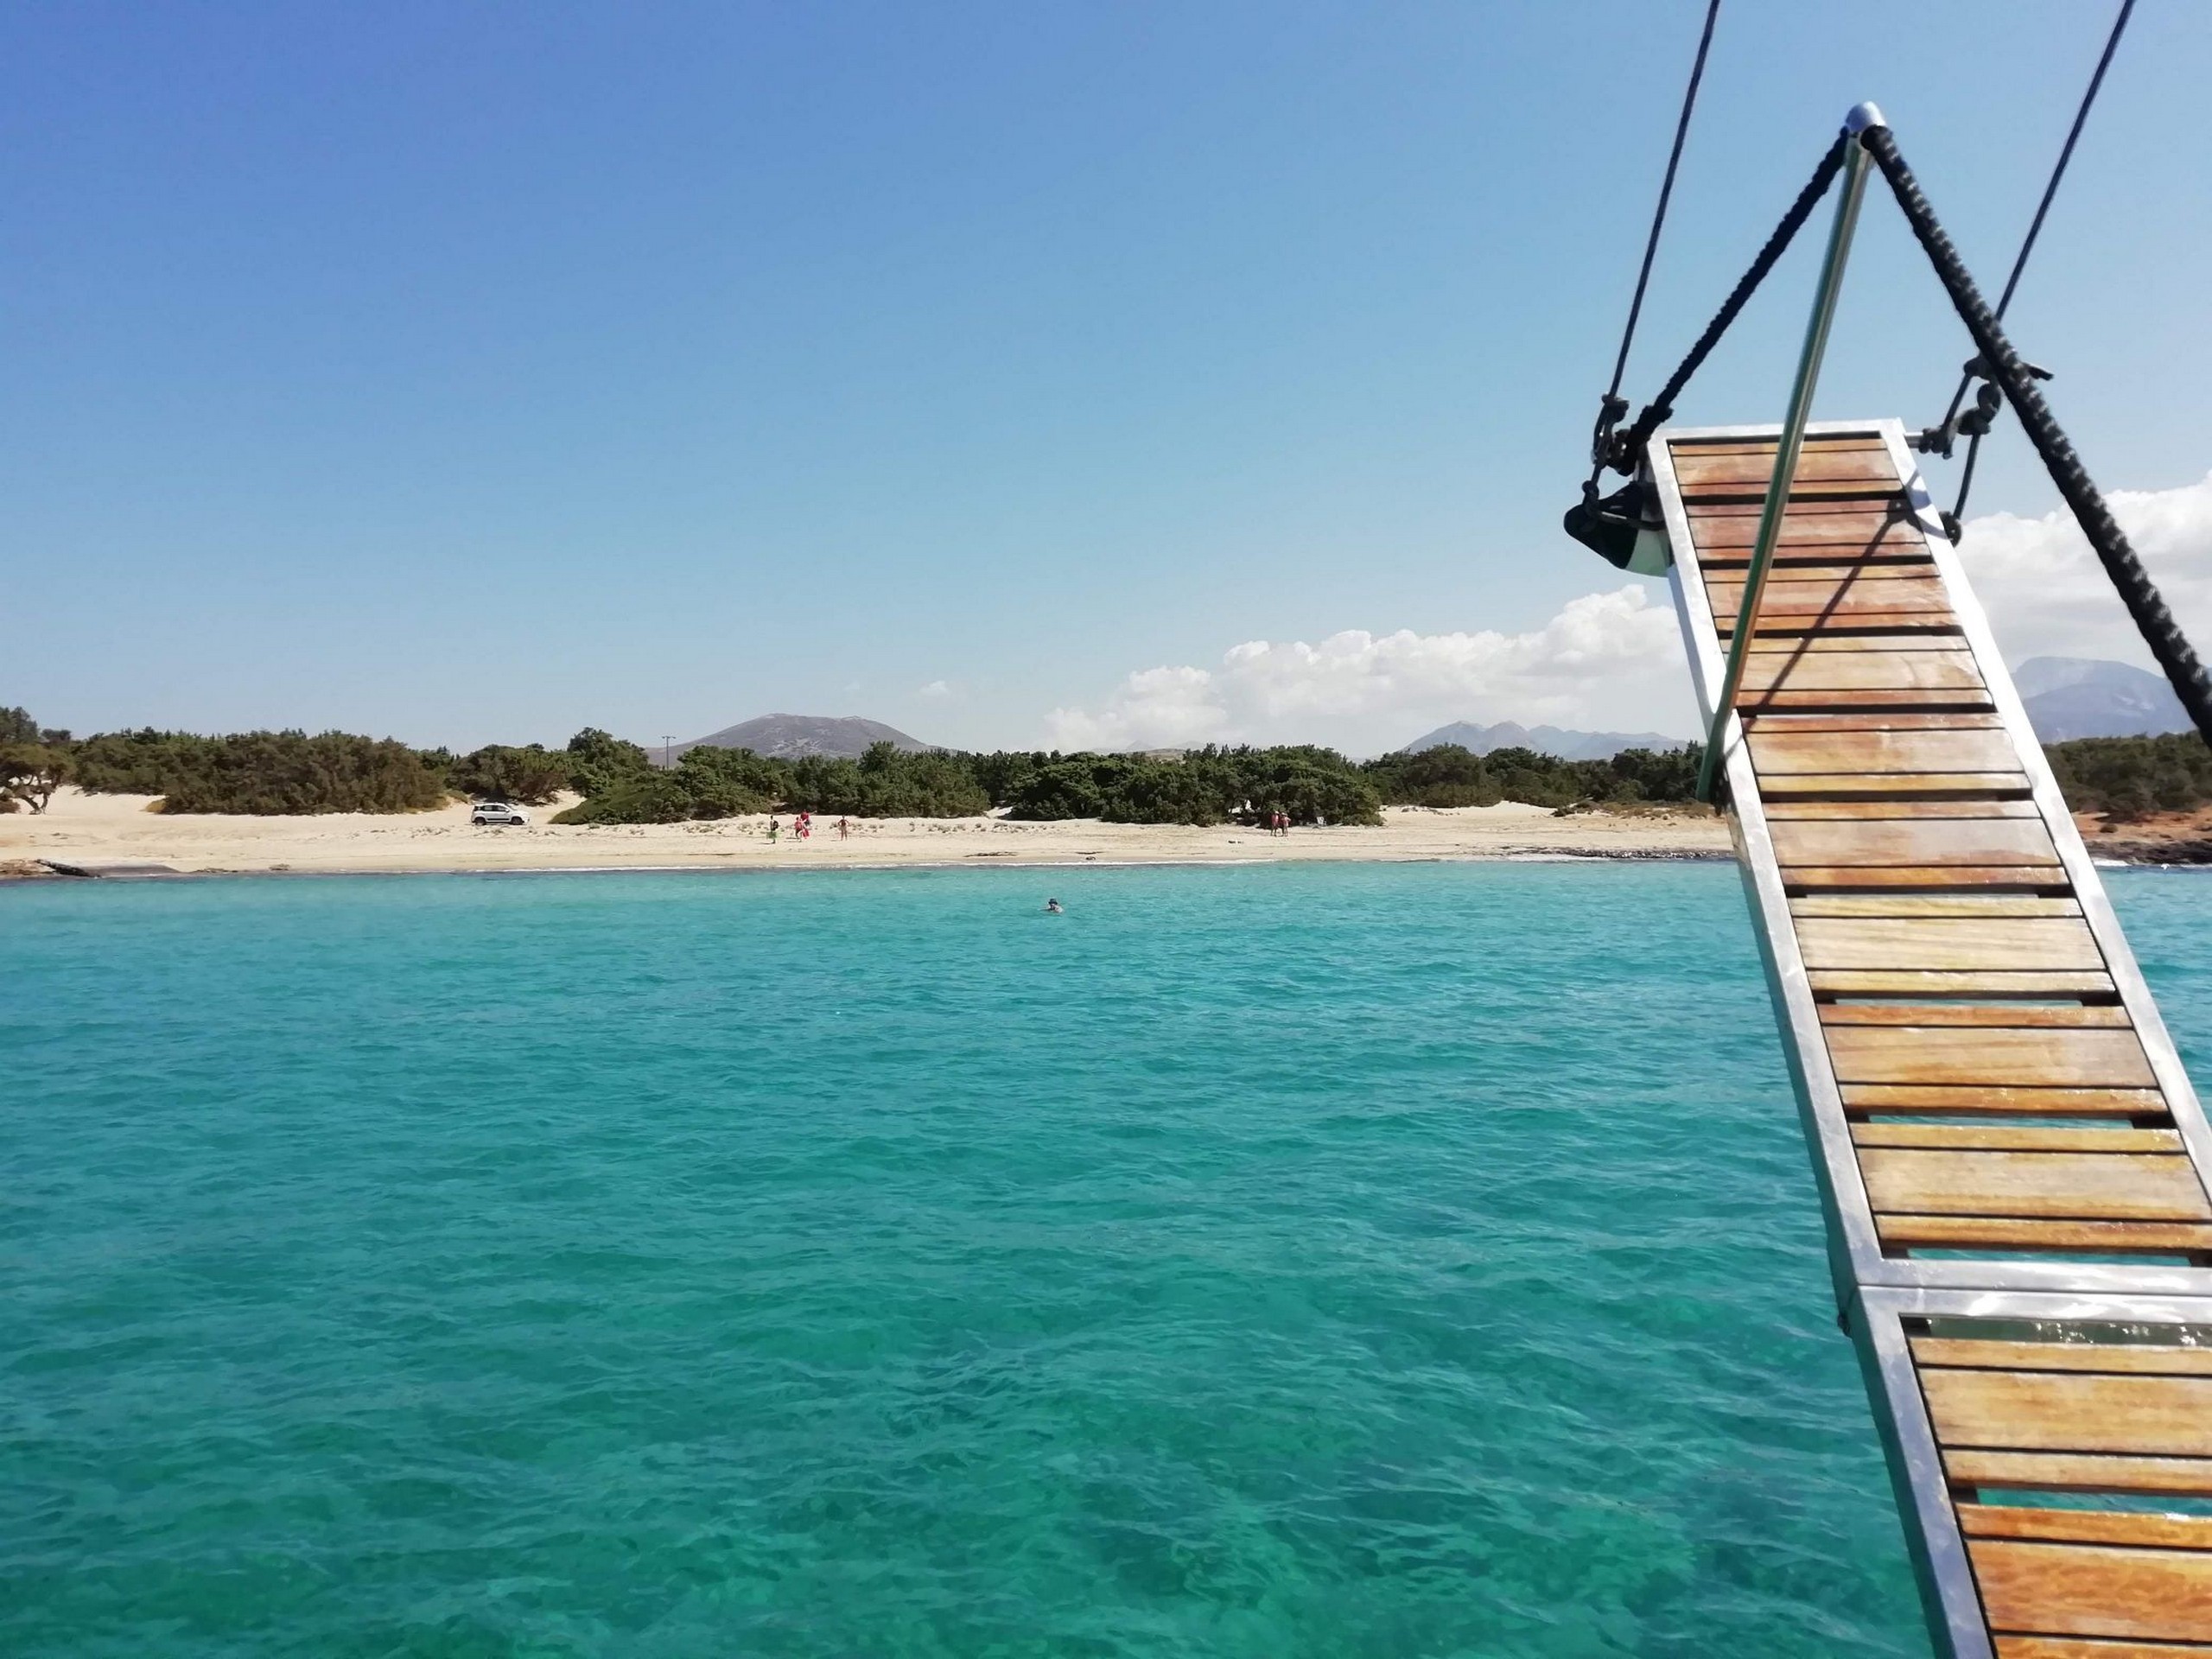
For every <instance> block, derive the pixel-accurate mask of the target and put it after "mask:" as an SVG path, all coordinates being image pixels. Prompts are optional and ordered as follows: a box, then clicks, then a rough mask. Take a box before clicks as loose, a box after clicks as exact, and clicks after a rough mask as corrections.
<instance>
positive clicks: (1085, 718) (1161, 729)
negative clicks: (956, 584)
mask: <svg viewBox="0 0 2212 1659" xmlns="http://www.w3.org/2000/svg"><path fill="white" fill-rule="evenodd" d="M1690 707H1691V705H1690V698H1689V691H1688V671H1687V670H1686V668H1685V667H1684V664H1683V662H1682V648H1681V634H1680V632H1679V630H1678V629H1677V627H1676V626H1675V615H1674V607H1672V605H1671V604H1669V602H1668V601H1666V600H1665V599H1664V598H1663V597H1662V598H1661V599H1660V600H1659V601H1657V602H1656V603H1655V602H1654V601H1653V596H1652V594H1651V590H1650V589H1649V588H1645V587H1643V586H1641V585H1639V584H1634V583H1631V584H1630V585H1629V586H1626V587H1623V588H1615V589H1614V590H1612V591H1611V592H1610V593H1602V594H1585V595H1583V596H1582V597H1581V598H1580V599H1577V600H1573V601H1569V602H1568V603H1567V605H1566V606H1565V607H1562V608H1561V609H1560V612H1559V613H1558V614H1557V615H1555V616H1554V617H1553V618H1552V619H1551V620H1550V621H1548V622H1547V623H1546V624H1545V625H1544V626H1542V627H1541V628H1537V629H1535V630H1533V631H1531V632H1526V633H1500V632H1497V631H1496V630H1494V629H1485V630H1484V631H1483V632H1479V633H1414V632H1412V631H1411V630H1409V629H1401V630H1400V631H1399V632H1395V633H1386V634H1372V633H1369V632H1366V631H1364V630H1363V629H1352V630H1349V631H1347V632H1343V633H1337V634H1332V635H1330V636H1329V637H1328V638H1327V639H1324V640H1322V641H1321V642H1320V643H1319V645H1307V644H1306V643H1305V642H1304V641H1303V640H1296V641H1289V642H1285V643H1280V644H1278V643H1275V642H1273V641H1269V640H1264V639H1255V640H1252V641H1249V642H1248V643H1247V644H1244V645H1236V646H1234V647H1232V648H1231V649H1230V651H1229V652H1226V653H1225V654H1224V656H1223V658H1222V660H1221V666H1220V667H1219V668H1217V669H1204V668H1194V667H1180V668H1168V667H1162V668H1153V669H1146V670H1143V671H1141V672H1138V673H1134V674H1131V675H1130V676H1129V677H1128V678H1127V679H1125V680H1123V681H1122V683H1121V684H1120V685H1119V686H1118V687H1116V690H1114V692H1113V694H1112V695H1111V696H1109V698H1108V699H1107V701H1106V702H1105V705H1104V706H1103V708H1102V709H1099V710H1098V711H1097V712H1096V713H1092V712H1090V711H1089V710H1086V709H1053V710H1052V713H1051V714H1050V715H1048V716H1046V720H1047V723H1048V725H1049V726H1050V728H1051V730H1052V740H1053V741H1054V742H1055V743H1057V744H1058V746H1059V747H1063V748H1071V749H1077V748H1094V749H1123V748H1154V747H1183V746H1188V745H1192V744H1197V743H1205V742H1219V741H1244V740H1249V741H1321V742H1332V743H1337V744H1339V745H1342V746H1344V747H1350V748H1353V749H1357V750H1370V749H1376V748H1388V747H1396V746H1397V745H1398V744H1401V743H1403V742H1405V741H1408V739H1410V738H1412V737H1414V736H1416V735H1417V734H1419V733H1420V731H1421V730H1422V729H1424V728H1427V727H1430V726H1435V725H1440V724H1442V723H1443V722H1445V721H1451V720H1462V719H1471V720H1486V721H1496V720H1507V719H1512V720H1519V721H1525V722H1527V723H1529V724H1531V725H1535V724H1538V723H1541V722H1544V721H1550V722H1553V723H1554V724H1562V725H1564V724H1574V725H1594V724H1622V723H1628V722H1631V721H1632V722H1633V723H1634V724H1635V725H1636V726H1637V727H1638V728H1644V727H1651V726H1655V725H1656V727H1657V728H1660V729H1669V730H1679V731H1681V732H1685V733H1686V732H1688V730H1689V728H1690V723H1691V715H1690Z"/></svg>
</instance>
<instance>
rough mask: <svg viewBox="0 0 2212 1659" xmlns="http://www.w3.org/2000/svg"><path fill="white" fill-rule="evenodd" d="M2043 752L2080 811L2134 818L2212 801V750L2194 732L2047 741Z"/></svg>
mask: <svg viewBox="0 0 2212 1659" xmlns="http://www.w3.org/2000/svg"><path fill="white" fill-rule="evenodd" d="M2044 754H2045V755H2046V756H2047V757H2048V758H2049V759H2050V770H2051V774H2052V776H2054V777H2055V778H2056V779H2057V780H2058V787H2059V789H2060V791H2062V792H2063V794H2064V795H2065V797H2066V804H2068V805H2069V806H2070V807H2072V808H2073V809H2074V810H2075V811H2076V812H2101V813H2104V814H2105V815H2107V817H2111V818H2113V819H2114V820H2116V821H2120V822H2132V821H2133V820H2135V819H2138V818H2145V817H2149V816H2150V815H2151V814H2152V813H2153V812H2186V811H2190V810H2193V809H2195V808H2196V807H2200V806H2205V805H2212V749H2208V748H2207V747H2205V745H2204V740H2203V739H2202V738H2201V737H2199V736H2197V735H2196V733H2194V732H2169V733H2166V734H2163V735H2161V736H2158V737H2082V738H2076V739H2075V740H2074V741H2071V742H2068V743H2052V744H2049V745H2046V746H2045V747H2044Z"/></svg>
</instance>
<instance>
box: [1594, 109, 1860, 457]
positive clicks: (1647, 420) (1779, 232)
mask: <svg viewBox="0 0 2212 1659" xmlns="http://www.w3.org/2000/svg"><path fill="white" fill-rule="evenodd" d="M1843 146H1844V135H1843V134H1842V133H1840V132H1839V133H1838V134H1836V136H1835V142H1834V143H1833V144H1830V145H1829V146H1828V152H1827V155H1825V156H1821V164H1820V165H1819V166H1818V167H1816V168H1814V169H1813V176H1812V177H1811V178H1809V179H1808V180H1807V181H1805V188H1803V189H1802V190H1800V191H1799V192H1798V193H1797V200H1795V201H1793V202H1791V203H1790V204H1789V212H1788V213H1784V214H1783V216H1782V222H1781V223H1780V224H1779V225H1777V226H1775V227H1774V232H1773V234H1771V235H1770V236H1769V237H1768V238H1767V239H1766V245H1765V246H1764V247H1763V248H1761V249H1760V250H1759V251H1758V257H1757V258H1755V259H1753V260H1752V261H1751V269H1750V270H1746V271H1745V273H1744V274H1743V276H1741V277H1738V279H1737V282H1736V286H1735V289H1734V290H1733V291H1732V292H1731V293H1730V295H1729V296H1728V297H1727V299H1726V300H1725V301H1723V302H1721V306H1720V309H1719V310H1718V311H1716V312H1714V313H1713V321H1711V322H1708V323H1707V324H1706V325H1705V332H1704V333H1703V334H1700V335H1699V336H1698V337H1697V344H1696V345H1694V346H1691V347H1690V350H1689V355H1688V356H1687V357H1685V358H1684V359H1682V360H1681V364H1680V365H1678V366H1677V367H1676V368H1675V372H1674V373H1673V374H1671V375H1669V376H1668V377H1667V384H1666V385H1663V386H1662V387H1661V388H1660V389H1659V395H1658V396H1657V397H1655V398H1653V399H1652V400H1651V401H1650V402H1649V403H1648V404H1645V405H1644V406H1643V413H1642V414H1641V415H1639V416H1637V417H1636V424H1635V425H1633V426H1631V427H1630V428H1629V429H1628V430H1627V431H1625V432H1623V433H1620V434H1618V435H1617V436H1616V437H1615V438H1614V440H1613V444H1612V448H1611V453H1610V454H1607V455H1606V456H1605V465H1606V466H1610V467H1612V469H1613V470H1614V471H1615V472H1618V473H1629V474H1633V473H1634V472H1635V471H1636V469H1637V467H1640V466H1641V465H1643V451H1644V448H1645V446H1646V445H1648V444H1649V442H1651V435H1652V434H1653V433H1654V432H1656V431H1657V430H1658V429H1660V428H1661V427H1662V426H1663V425H1665V424H1666V423H1668V422H1669V421H1670V420H1672V419H1673V418H1674V416H1675V398H1677V397H1681V395H1682V388H1683V387H1684V386H1686V385H1688V384H1689V381H1690V377H1691V376H1692V375H1694V374H1695V373H1696V372H1698V370H1699V369H1700V367H1702V366H1703V365H1704V363H1705V359H1707V357H1708V356H1710V355H1711V354H1712V352H1713V347H1714V346H1718V345H1719V343H1720V336H1721V335H1723V334H1726V333H1727V332H1728V327H1729V325H1730V324H1731V323H1732V322H1734V321H1736V315H1737V314H1738V312H1740V311H1741V310H1742V309H1743V308H1744V307H1745V305H1747V304H1748V303H1750V302H1751V296H1752V295H1753V294H1754V293H1756V292H1758V285H1759V284H1760V283H1763V282H1764V281H1765V280H1766V274H1767V273H1768V272H1769V271H1770V270H1773V269H1774V267H1775V265H1776V264H1777V263H1778V262H1779V261H1780V259H1781V258H1782V256H1783V254H1784V253H1786V252H1788V251H1789V244H1790V243H1791V241H1792V240H1794V239H1795V238H1796V235H1797V232H1799V231H1800V230H1802V229H1803V228H1804V225H1805V221H1806V220H1807V219H1810V218H1811V217H1812V216H1813V209H1814V208H1815V207H1818V206H1820V201H1821V197H1822V196H1825V195H1826V194H1827V193H1828V186H1830V185H1831V184H1834V182H1835V175H1837V174H1838V173H1840V172H1841V171H1842V170H1843ZM1601 470H1602V468H1601ZM1592 482H1593V484H1594V482H1595V476H1594V474H1593V476H1592ZM1586 493H1592V492H1587V491H1586Z"/></svg>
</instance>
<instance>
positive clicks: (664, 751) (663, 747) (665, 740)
mask: <svg viewBox="0 0 2212 1659" xmlns="http://www.w3.org/2000/svg"><path fill="white" fill-rule="evenodd" d="M675 742H676V736H675V734H673V733H671V732H663V733H662V734H660V764H661V769H662V770H663V771H666V770H667V769H668V768H669V767H670V766H674V765H675V764H676V763H675V762H674V761H673V760H670V759H669V751H670V749H671V747H673V746H674V744H675Z"/></svg>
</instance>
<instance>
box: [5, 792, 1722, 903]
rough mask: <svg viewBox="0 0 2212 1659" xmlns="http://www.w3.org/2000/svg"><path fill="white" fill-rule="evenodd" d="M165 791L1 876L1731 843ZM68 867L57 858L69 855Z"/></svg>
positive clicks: (72, 824) (1598, 817)
mask: <svg viewBox="0 0 2212 1659" xmlns="http://www.w3.org/2000/svg"><path fill="white" fill-rule="evenodd" d="M152 799H153V798H150V797H146V796H124V795H85V794H82V793H80V792H79V791H75V790H73V789H72V790H65V791H62V792H61V793H60V794H59V795H57V796H56V797H55V798H54V803H53V804H52V806H51V807H50V808H49V809H48V811H46V812H44V813H40V814H32V813H11V814H6V815H0V880H34V881H37V880H79V879H85V878H87V877H92V878H99V879H115V878H119V877H128V878H131V879H152V878H160V879H173V878H175V877H177V876H188V875H193V876H197V875H325V874H425V875H427V874H452V875H470V874H527V873H545V874H553V873H561V874H583V873H588V872H596V871H605V870H637V871H656V872H680V871H686V870H702V869H709V870H711V869H723V870H729V869H741V870H756V869H914V868H939V869H959V868H986V867H1015V868H1025V869H1035V870H1047V869H1079V868H1086V867H1103V868H1112V867H1117V866H1143V865H1204V864H1275V863H1306V862H1313V861H1327V862H1357V863H1429V862H1439V861H1455V862H1456V861H1498V860H1511V861H1552V860H1571V861H1585V860H1588V861H1609V862H1611V861H1646V860H1649V861H1674V860H1681V859H1701V860H1711V859H1726V858H1732V857H1733V849H1732V845H1731V843H1730V838H1729V833H1728V827H1727V824H1726V821H1725V820H1723V819H1721V818H1720V817H1718V816H1717V815H1715V814H1713V813H1712V812H1710V811H1707V810H1703V809H1694V810H1685V809H1679V808H1643V809H1634V810H1625V811H1618V812H1605V811H1584V812H1576V813H1571V814H1568V815H1566V816H1563V817H1562V816H1559V815H1556V814H1554V812H1553V811H1552V810H1551V809H1550V808H1548V807H1535V806H1528V805H1522V804H1516V803H1512V802H1503V803H1500V804H1497V805H1496V806H1489V807H1453V808H1423V807H1392V808H1387V809H1385V811H1384V814H1383V823H1382V824H1380V825H1377V826H1366V825H1359V826H1349V825H1347V826H1330V827H1325V828H1306V829H1294V830H1293V831H1292V832H1291V833H1290V834H1289V835H1288V836H1280V837H1279V836H1270V835H1268V833H1267V832H1266V831H1264V830H1261V829H1248V828H1244V827H1242V826H1239V825H1236V824H1222V825H1213V826H1208V827H1204V828H1200V827H1194V826H1191V825H1186V824H1125V823H1103V822H1101V821H1099V820H1096V819H1064V820H1058V821H1052V822H1045V823H1025V822H1015V821H1013V820H1009V819H1005V818H1000V817H985V818H952V819H921V818H877V819H855V820H854V822H853V834H852V835H851V836H850V838H849V839H848V840H844V841H839V840H838V839H837V837H836V832H835V829H834V828H832V827H831V826H830V825H829V824H824V823H817V825H816V829H815V834H814V836H813V838H812V839H811V840H810V841H807V842H797V841H794V840H793V839H792V838H791V836H789V835H788V834H786V835H785V836H783V837H781V838H780V839H779V841H778V842H773V843H772V842H769V841H768V839H767V837H766V823H767V820H766V817H765V816H760V815H756V816H753V817H741V818H728V819H720V820H715V821H711V822H700V823H671V824H569V825H553V824H548V823H544V822H543V820H544V819H546V818H548V817H551V815H552V814H553V813H554V812H556V811H557V810H560V806H561V803H557V802H556V803H554V804H550V805H548V806H545V807H543V808H532V809H528V810H530V813H531V817H532V819H533V820H535V822H533V823H531V824H530V825H529V826H527V827H525V828H522V829H510V828H498V829H494V828H491V827H488V826H487V827H485V828H474V827H472V826H471V825H470V824H469V823H468V808H467V805H466V804H460V805H454V806H447V807H442V808H437V809H434V810H430V811H427V812H411V813H392V814H370V813H328V814H320V815H315V816H303V817H230V816H219V815H214V814H175V815H171V814H167V813H158V812H153V811H150V810H148V808H149V805H150V804H151V802H152ZM55 867H59V868H55Z"/></svg>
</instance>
